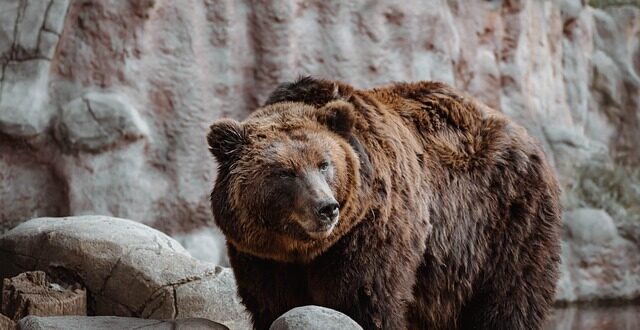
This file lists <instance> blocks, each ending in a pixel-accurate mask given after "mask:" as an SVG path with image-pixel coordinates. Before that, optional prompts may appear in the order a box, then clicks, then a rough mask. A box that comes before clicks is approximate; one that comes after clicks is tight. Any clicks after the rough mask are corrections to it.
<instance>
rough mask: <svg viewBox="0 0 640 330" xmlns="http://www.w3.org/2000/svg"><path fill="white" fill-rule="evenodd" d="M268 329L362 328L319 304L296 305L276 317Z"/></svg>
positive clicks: (344, 329)
mask: <svg viewBox="0 0 640 330" xmlns="http://www.w3.org/2000/svg"><path fill="white" fill-rule="evenodd" d="M269 329H270V330H303V329H304V330H349V329H354V330H357V329H360V330H361V329H362V327H361V326H359V325H358V323H356V322H355V321H354V320H352V319H351V318H350V317H348V316H346V315H344V314H342V313H340V312H338V311H335V310H332V309H329V308H325V307H320V306H303V307H296V308H294V309H292V310H290V311H288V312H286V313H284V314H282V316H280V317H278V318H277V319H276V320H275V321H274V322H273V324H272V325H271V327H270V328H269Z"/></svg>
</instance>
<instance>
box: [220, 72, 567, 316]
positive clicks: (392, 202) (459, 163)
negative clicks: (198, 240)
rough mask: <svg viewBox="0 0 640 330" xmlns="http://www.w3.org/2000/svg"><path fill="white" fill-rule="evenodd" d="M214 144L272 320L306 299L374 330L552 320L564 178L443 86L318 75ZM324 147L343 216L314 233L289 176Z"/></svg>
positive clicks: (256, 295)
mask: <svg viewBox="0 0 640 330" xmlns="http://www.w3.org/2000/svg"><path fill="white" fill-rule="evenodd" d="M208 142H209V145H210V148H211V151H212V153H213V154H214V155H215V156H216V159H217V160H218V164H219V167H218V176H217V181H216V184H215V187H214V189H213V192H212V195H211V199H212V209H213V213H214V216H215V220H216V223H217V224H218V226H219V227H220V228H221V229H222V231H223V232H224V234H225V235H226V237H227V240H228V248H229V256H230V260H231V265H232V267H233V271H234V273H235V276H236V280H237V285H238V289H239V294H240V296H241V298H242V301H243V303H244V304H245V305H246V307H247V309H248V310H249V312H250V313H251V315H252V318H253V322H254V326H255V328H256V329H268V328H269V326H270V324H271V322H273V320H275V318H277V317H278V316H280V315H281V314H283V313H285V312H286V311H288V310H289V309H291V308H294V307H296V306H302V305H320V306H326V307H329V308H333V309H336V310H338V311H341V312H343V313H345V314H347V315H349V316H350V317H352V318H353V319H354V320H355V321H357V322H358V323H359V324H360V325H362V326H363V327H364V328H365V329H379V328H382V329H456V328H459V329H471V328H474V329H540V328H541V327H542V325H543V321H544V319H545V316H546V314H547V312H548V310H549V307H550V306H551V304H552V301H553V297H554V293H555V283H556V279H557V274H558V265H559V252H560V248H559V224H560V213H561V210H560V205H559V188H558V184H557V182H556V179H555V177H554V173H553V171H552V170H551V168H550V166H549V165H548V163H547V161H546V160H545V156H544V154H543V151H542V149H541V148H540V146H539V145H538V144H537V143H536V142H535V141H534V140H533V139H532V138H531V137H529V135H528V134H527V133H526V131H525V130H524V129H523V128H522V127H520V126H518V125H517V124H515V123H514V122H512V121H510V120H509V119H508V118H506V117H505V116H503V115H502V114H500V113H498V112H496V111H494V110H492V109H489V108H488V107H486V106H484V105H482V104H480V103H479V102H477V101H475V100H473V99H472V98H470V97H468V96H464V95H463V94H462V93H460V92H458V91H456V90H454V89H453V88H451V87H449V86H447V85H445V84H442V83H437V82H418V83H398V84H394V85H391V86H387V87H382V88H376V89H372V90H356V89H354V88H352V87H350V86H348V85H346V84H343V83H340V82H334V81H326V80H315V79H311V78H303V79H301V80H299V81H297V82H294V83H288V84H284V85H281V86H280V87H278V88H277V89H276V90H275V91H274V93H273V94H272V95H271V97H269V99H268V101H267V103H266V104H265V105H264V106H263V107H262V108H260V109H258V110H257V111H256V112H254V113H253V114H252V115H251V116H250V117H249V118H247V119H246V120H245V121H244V122H242V123H238V122H235V121H231V120H225V121H220V122H217V123H214V124H213V125H212V127H211V130H210V132H209V135H208ZM323 154H326V155H328V156H327V157H330V159H331V164H332V169H331V172H330V174H328V175H325V176H324V178H325V179H326V182H327V184H328V185H329V186H330V188H331V191H332V193H333V194H334V196H335V199H336V200H337V201H338V203H339V204H340V217H339V221H338V223H337V225H336V227H335V229H334V230H333V231H332V232H331V234H330V235H329V236H328V237H325V238H321V239H311V238H308V237H307V236H305V234H304V231H303V230H301V229H300V226H299V225H297V223H298V222H299V221H303V220H304V219H303V220H300V219H299V218H300V217H301V214H305V213H300V212H303V211H299V210H298V209H299V208H304V205H302V204H300V203H299V199H300V198H304V196H303V197H299V196H298V195H300V194H292V193H291V192H290V191H288V190H287V188H285V187H286V184H283V183H281V182H283V181H281V180H287V179H286V178H287V176H286V175H285V176H281V177H282V178H284V179H282V178H281V177H278V176H274V175H273V171H276V172H277V171H279V170H281V169H280V168H279V166H278V165H274V164H291V166H293V168H305V166H308V165H309V164H314V162H318V161H321V158H322V157H323V156H322V155H323ZM314 173H315V172H314ZM292 189H293V188H292ZM274 196H277V197H274ZM303 200H304V199H303ZM289 208H291V209H292V210H290V209H289ZM298 211H299V212H298ZM292 219H297V220H295V221H294V220H292ZM297 221H298V222H297Z"/></svg>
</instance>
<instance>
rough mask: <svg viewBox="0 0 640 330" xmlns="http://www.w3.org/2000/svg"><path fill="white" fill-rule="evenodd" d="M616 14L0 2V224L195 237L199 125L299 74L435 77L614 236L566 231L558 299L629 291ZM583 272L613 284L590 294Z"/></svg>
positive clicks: (371, 82) (204, 158)
mask: <svg viewBox="0 0 640 330" xmlns="http://www.w3.org/2000/svg"><path fill="white" fill-rule="evenodd" d="M622 3H625V1H604V0H603V1H584V0H559V1H555V0H520V1H473V2H469V1H462V0H453V1H444V0H439V1H417V0H410V1H408V2H407V1H399V0H388V1H379V2H375V3H371V2H369V1H349V2H340V1H332V2H327V1H321V0H311V1H303V0H286V1H283V2H278V3H271V2H262V1H249V2H246V1H231V0H223V1H187V2H180V3H178V2H171V1H163V2H162V1H155V0H142V1H140V0H129V1H120V0H105V1H99V0H85V1H72V2H69V1H66V0H48V1H44V0H43V1H36V0H8V1H3V2H2V3H1V4H0V68H1V69H2V70H1V71H0V72H1V73H0V180H2V183H3V184H2V185H1V186H0V231H6V230H8V229H9V228H11V227H13V226H14V225H16V224H18V223H20V222H22V221H25V220H27V219H30V218H33V217H39V216H66V215H79V214H105V215H110V216H117V217H124V218H130V219H136V220H138V221H140V222H142V223H145V224H149V225H152V226H154V227H156V228H158V229H161V230H163V231H165V232H168V233H171V234H174V233H177V234H180V233H184V232H190V231H192V230H198V229H199V228H201V227H203V226H206V225H210V224H211V223H212V222H211V214H210V211H209V202H208V193H209V191H210V189H211V186H212V182H213V181H214V179H215V166H214V165H213V160H212V158H211V157H210V156H209V154H208V152H207V149H206V143H205V142H204V139H205V138H204V136H205V134H206V128H207V126H208V124H209V123H210V122H211V121H212V120H214V119H216V118H219V117H222V116H230V117H235V118H237V119H241V118H242V117H244V116H246V115H248V114H249V112H250V111H251V109H253V108H255V107H256V106H257V105H259V104H260V102H263V101H264V99H265V97H266V95H267V94H268V93H269V92H270V90H271V89H272V88H273V87H274V85H275V84H276V83H278V82H281V81H284V80H290V79H293V78H295V77H296V76H297V75H299V74H312V75H316V76H320V77H322V76H324V77H330V78H334V79H343V80H345V81H347V82H349V83H351V84H353V85H355V86H357V87H370V86H375V85H379V84H384V83H387V82H390V81H397V80H423V79H436V80H442V81H444V82H447V83H450V84H453V85H455V86H457V87H458V88H460V89H462V90H465V91H467V92H468V93H469V94H471V95H474V96H476V97H477V98H479V99H480V100H482V101H484V102H486V103H488V104H489V105H491V106H493V107H495V108H498V109H500V110H501V111H503V112H504V113H506V114H508V115H509V116H511V117H513V118H514V119H515V120H517V121H519V122H520V123H522V124H523V125H525V126H526V127H527V128H528V129H529V130H530V131H531V132H532V134H534V135H535V136H537V137H538V138H539V139H540V141H541V142H542V143H543V145H544V147H545V148H546V150H547V152H548V154H549V158H550V160H551V162H552V163H553V165H554V166H555V168H556V169H557V171H558V173H559V175H560V179H561V182H562V185H563V188H564V196H563V198H564V206H565V209H566V210H568V211H572V210H575V209H583V208H586V209H600V210H602V212H606V214H607V215H608V217H606V216H603V217H601V218H603V219H607V220H606V221H609V220H611V222H607V225H606V226H608V227H607V228H608V229H607V230H608V234H607V235H609V236H608V237H611V235H612V233H613V228H612V226H611V225H612V224H613V226H614V227H615V228H616V232H617V234H618V236H615V237H616V238H615V239H613V241H609V243H607V244H609V245H603V246H602V247H601V246H600V245H597V244H589V243H588V242H586V241H584V239H587V240H589V239H592V238H593V239H598V240H599V239H603V237H601V236H600V235H599V234H597V235H590V234H589V235H587V236H576V238H575V240H574V238H572V237H569V236H570V234H569V233H567V235H566V237H565V242H564V243H565V244H564V245H565V250H564V265H563V269H564V270H565V277H564V279H563V281H565V282H563V283H565V284H566V285H565V284H563V287H566V288H570V289H567V290H564V289H563V290H562V292H561V294H560V295H559V299H560V300H563V301H573V300H580V299H588V300H590V299H599V298H601V297H616V298H622V299H627V298H632V297H636V298H637V297H638V294H637V292H638V287H637V284H636V283H637V281H636V280H635V279H626V278H624V276H626V275H624V274H633V273H634V270H635V269H637V267H638V263H637V259H636V258H635V257H633V255H639V254H640V248H639V246H640V209H638V205H640V203H639V202H638V201H639V200H640V171H639V170H638V168H639V166H638V165H639V164H640V144H639V143H638V141H640V127H639V126H640V119H639V118H638V113H639V112H640V42H639V41H638V40H639V39H638V36H639V31H640V9H638V8H637V7H636V6H633V5H623V4H622ZM626 3H631V4H633V3H637V2H633V1H626ZM590 4H591V5H590ZM425 22H428V23H425ZM580 225H582V223H581V222H577V226H580ZM585 225H588V226H592V225H594V224H593V223H585ZM571 228H572V229H571ZM569 229H571V230H572V234H571V235H573V234H579V233H581V232H582V231H581V229H578V228H573V227H567V230H569ZM194 244H195V243H194ZM611 244H613V245H611ZM585 246H590V247H589V248H588V249H586V250H585ZM612 246H614V247H612ZM612 251H615V252H617V253H624V256H619V257H616V258H613V259H606V258H605V259H603V256H605V255H609V253H611V252H612ZM585 258H587V259H589V261H588V262H586V263H584V262H582V261H585V260H586V259H585ZM613 260H618V261H615V262H614V261H613ZM599 272H603V273H606V274H614V275H611V276H609V275H607V276H608V277H610V278H614V279H615V280H614V282H615V283H617V284H616V285H612V286H610V287H609V288H607V289H605V288H604V287H603V286H601V285H604V284H601V285H600V284H599V285H596V286H595V287H593V286H592V285H593V283H596V282H598V281H600V282H602V280H597V278H598V276H599V275H598V276H596V274H598V273H599ZM584 274H591V275H584ZM585 276H587V277H585ZM588 278H591V279H588ZM568 283H569V284H568ZM585 283H591V284H589V287H592V288H593V290H595V291H593V290H592V289H582V288H581V287H582V286H583V284H584V285H586V284H585ZM605 286H606V285H605ZM599 290H604V291H599ZM592 291H593V294H591V293H589V294H587V293H586V292H592ZM580 292H585V293H584V294H583V293H580ZM605 292H606V293H605Z"/></svg>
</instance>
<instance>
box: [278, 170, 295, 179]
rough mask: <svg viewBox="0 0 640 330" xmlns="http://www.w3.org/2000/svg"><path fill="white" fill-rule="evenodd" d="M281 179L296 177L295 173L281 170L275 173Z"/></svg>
mask: <svg viewBox="0 0 640 330" xmlns="http://www.w3.org/2000/svg"><path fill="white" fill-rule="evenodd" d="M277 175H278V176H279V177H280V178H281V179H291V178H295V177H296V172H295V171H293V170H282V171H279V172H278V173H277Z"/></svg>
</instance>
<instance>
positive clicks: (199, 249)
mask: <svg viewBox="0 0 640 330" xmlns="http://www.w3.org/2000/svg"><path fill="white" fill-rule="evenodd" d="M172 237H173V238H174V239H175V240H176V241H178V242H179V243H180V244H181V245H182V246H183V247H184V248H185V249H186V250H187V251H189V254H191V256H192V257H194V258H196V259H198V260H202V261H206V262H210V263H214V264H216V265H219V266H225V267H229V258H228V257H227V254H226V248H225V239H224V235H223V234H222V233H221V232H220V230H217V229H213V228H201V229H199V230H195V231H192V232H190V233H184V234H177V235H173V236H172Z"/></svg>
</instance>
